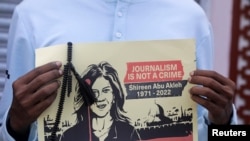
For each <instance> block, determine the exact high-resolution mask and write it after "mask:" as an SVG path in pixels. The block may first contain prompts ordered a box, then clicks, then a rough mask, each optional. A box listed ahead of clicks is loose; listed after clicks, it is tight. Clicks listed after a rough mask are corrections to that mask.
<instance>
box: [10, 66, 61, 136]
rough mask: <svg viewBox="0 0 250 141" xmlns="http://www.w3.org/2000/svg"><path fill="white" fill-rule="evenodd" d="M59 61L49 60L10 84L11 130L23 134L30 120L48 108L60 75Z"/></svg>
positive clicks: (53, 97) (32, 120)
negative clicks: (11, 99)
mask: <svg viewBox="0 0 250 141" xmlns="http://www.w3.org/2000/svg"><path fill="white" fill-rule="evenodd" d="M61 66H62V64H61V62H51V63H48V64H45V65H43V66H40V67H37V68H35V69H33V70H31V71H30V72H28V73H27V74H25V75H23V76H22V77H20V78H18V79H17V80H16V81H15V82H14V83H13V85H12V87H13V101H12V105H11V108H10V112H9V124H10V127H11V129H12V130H13V131H15V132H16V133H18V134H22V133H23V134H24V133H25V132H27V130H28V129H29V126H30V124H31V123H32V122H34V121H36V120H37V118H38V117H39V115H40V114H41V113H42V112H43V111H44V110H45V109H46V108H48V107H49V106H50V105H51V104H52V102H53V101H54V100H55V98H56V94H57V90H58V88H59V87H60V82H59V81H58V80H57V79H58V78H60V77H61V76H62V71H61V70H60V67H61Z"/></svg>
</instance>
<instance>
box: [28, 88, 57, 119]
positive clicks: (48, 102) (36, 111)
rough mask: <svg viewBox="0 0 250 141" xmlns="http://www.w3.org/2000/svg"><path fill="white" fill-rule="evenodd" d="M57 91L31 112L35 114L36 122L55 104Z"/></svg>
mask: <svg viewBox="0 0 250 141" xmlns="http://www.w3.org/2000/svg"><path fill="white" fill-rule="evenodd" d="M56 96H57V91H55V92H53V93H51V94H49V95H48V96H47V97H45V98H44V99H43V100H42V101H40V102H39V103H37V104H36V105H34V108H32V109H31V110H30V112H31V113H33V115H34V117H35V120H36V119H37V118H38V117H39V116H40V115H41V114H42V113H43V112H44V111H45V110H46V109H47V108H48V107H49V106H50V105H51V104H52V103H53V101H54V100H55V99H56Z"/></svg>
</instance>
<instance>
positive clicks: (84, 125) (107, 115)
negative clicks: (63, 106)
mask: <svg viewBox="0 0 250 141" xmlns="http://www.w3.org/2000/svg"><path fill="white" fill-rule="evenodd" d="M81 80H82V81H84V82H85V83H87V84H88V86H89V88H91V90H92V93H93V95H94V97H95V102H94V103H93V104H92V105H91V106H86V105H84V101H83V98H82V94H81V93H80V90H79V87H77V89H76V90H77V96H76V97H75V99H74V102H75V114H76V115H77V119H76V120H77V122H76V124H75V125H74V126H73V127H71V128H69V129H68V130H66V131H65V132H64V133H63V135H62V137H61V141H72V140H74V141H78V140H79V141H80V140H81V141H88V140H91V141H115V140H116V141H136V140H140V136H139V134H138V133H137V131H136V129H135V128H134V127H133V126H132V125H130V119H129V118H128V117H126V116H125V115H124V114H125V113H126V111H125V110H124V109H123V105H124V102H125V95H124V92H123V89H122V87H121V83H120V81H119V78H118V73H117V71H116V70H115V69H114V68H113V67H112V66H111V65H110V64H109V63H108V62H101V63H99V64H98V65H95V64H92V65H89V66H88V68H87V69H86V70H85V71H84V73H83V75H82V77H81Z"/></svg>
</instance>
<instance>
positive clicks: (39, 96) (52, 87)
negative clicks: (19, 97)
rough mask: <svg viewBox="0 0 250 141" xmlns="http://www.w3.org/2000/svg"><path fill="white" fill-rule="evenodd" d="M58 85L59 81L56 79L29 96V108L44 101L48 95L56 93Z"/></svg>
mask: <svg viewBox="0 0 250 141" xmlns="http://www.w3.org/2000/svg"><path fill="white" fill-rule="evenodd" d="M59 87H60V82H59V81H57V80H55V81H53V82H50V83H48V84H47V85H45V86H44V87H42V88H40V89H39V90H37V91H36V92H35V93H34V94H32V95H31V96H30V100H29V102H30V104H28V105H30V106H31V107H30V108H32V107H33V106H34V105H36V104H38V103H40V102H42V101H44V100H45V99H46V98H47V97H50V95H53V94H54V93H56V92H57V90H58V88H59Z"/></svg>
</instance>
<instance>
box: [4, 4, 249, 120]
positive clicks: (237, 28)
mask: <svg viewBox="0 0 250 141" xmlns="http://www.w3.org/2000/svg"><path fill="white" fill-rule="evenodd" d="M195 1H196V2H197V3H198V4H199V5H200V6H201V7H202V8H203V9H204V11H205V13H206V14H207V16H208V18H209V20H210V21H211V24H212V26H213V30H214V41H215V58H214V69H215V70H216V71H218V72H219V73H221V74H223V75H224V76H226V77H229V78H231V79H232V80H233V81H235V82H236V84H237V90H236V95H235V101H234V102H235V105H236V108H237V112H238V115H239V123H240V124H250V82H249V81H250V64H249V63H250V44H249V43H250V1H249V0H195ZM20 2H21V0H0V99H1V95H2V91H3V86H4V81H5V78H6V77H7V76H6V44H7V38H8V29H9V24H10V20H11V16H12V12H13V10H14V8H15V6H16V5H17V4H18V3H20Z"/></svg>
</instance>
